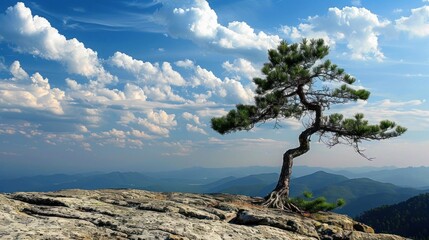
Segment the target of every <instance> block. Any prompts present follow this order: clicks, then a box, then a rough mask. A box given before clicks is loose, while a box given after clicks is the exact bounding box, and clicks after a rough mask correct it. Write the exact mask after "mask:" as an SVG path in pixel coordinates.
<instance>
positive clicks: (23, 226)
mask: <svg viewBox="0 0 429 240" xmlns="http://www.w3.org/2000/svg"><path fill="white" fill-rule="evenodd" d="M256 201H258V199H256V198H250V197H246V196H237V195H228V194H210V195H203V194H188V193H155V192H148V191H143V190H91V191H87V190H64V191H58V192H47V193H13V194H0V239H182V240H185V239H213V240H216V239H234V240H235V239H255V240H256V239H261V240H262V239H291V240H293V239H302V240H304V239H314V240H316V239H323V240H325V239H326V240H328V239H350V240H357V239H369V240H371V239H373V240H378V239H386V240H389V239H391V240H400V239H404V238H402V237H399V236H395V235H387V234H375V233H374V231H373V230H372V228H371V227H368V226H366V225H364V224H361V223H358V222H355V221H353V220H352V219H350V218H349V217H347V216H344V215H338V214H334V213H317V214H312V215H311V216H309V217H304V216H301V215H298V214H292V213H287V212H284V211H280V210H275V209H267V208H264V207H261V206H258V205H255V204H253V202H256Z"/></svg>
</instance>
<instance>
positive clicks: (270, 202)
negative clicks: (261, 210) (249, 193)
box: [262, 190, 303, 214]
mask: <svg viewBox="0 0 429 240" xmlns="http://www.w3.org/2000/svg"><path fill="white" fill-rule="evenodd" d="M286 196H287V194H286V191H285V190H280V191H272V192H271V193H270V195H268V196H266V197H265V202H263V203H262V206H265V207H269V208H277V209H282V210H285V211H288V212H296V213H300V214H302V213H303V211H301V209H299V208H298V207H297V206H295V205H294V204H292V203H291V202H290V201H289V199H288V198H287V197H286Z"/></svg>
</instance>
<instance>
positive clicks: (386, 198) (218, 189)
mask: <svg viewBox="0 0 429 240" xmlns="http://www.w3.org/2000/svg"><path fill="white" fill-rule="evenodd" d="M293 170H294V171H293V179H292V181H291V189H290V194H291V196H294V197H296V196H300V195H301V194H302V193H303V192H304V191H311V192H312V193H313V195H314V196H315V197H318V196H324V197H326V198H327V199H328V201H336V200H337V199H338V198H344V199H345V200H346V205H345V206H344V207H343V208H341V209H337V210H336V211H337V212H338V213H344V214H348V215H350V216H357V215H359V214H361V213H362V212H364V211H366V210H369V209H371V208H374V207H379V206H381V205H386V204H394V203H398V202H401V201H404V200H406V199H408V198H410V197H413V196H416V195H418V194H421V193H424V192H426V191H427V189H426V190H424V189H422V188H421V186H425V184H426V182H425V181H424V179H423V177H421V176H423V175H424V174H425V173H426V172H427V174H429V168H406V169H375V170H374V169H366V171H365V169H362V168H361V169H344V170H329V169H324V168H312V167H305V166H296V167H294V169H293ZM371 170H372V171H371ZM413 170H414V171H413ZM277 171H278V168H274V167H246V168H187V169H182V170H176V171H168V172H146V173H137V172H111V173H87V174H74V175H66V174H57V175H47V176H34V177H23V178H16V179H3V180H0V192H6V193H7V192H17V191H38V192H44V191H56V190H61V189H76V188H78V189H106V188H116V189H117V188H131V189H145V190H150V191H158V192H192V193H232V194H241V195H248V196H260V197H263V196H266V195H267V194H268V193H269V192H270V191H271V190H272V189H274V187H275V184H276V182H277V179H278V173H277ZM377 172H379V173H381V174H380V176H378V175H377V174H376V173H377ZM389 172H391V173H392V174H391V176H395V175H396V174H403V175H402V177H401V179H409V181H407V180H404V181H402V184H401V185H403V186H404V185H405V186H407V185H409V184H412V182H413V181H417V180H418V181H419V182H420V184H419V185H418V187H419V188H410V187H400V186H397V185H394V184H392V183H383V182H380V181H376V180H374V178H377V177H378V178H380V177H381V176H382V177H383V179H392V180H394V178H393V177H389V176H390V175H389V174H388V173H389ZM339 173H343V174H344V175H343V174H339ZM410 175H411V176H410ZM362 176H372V177H373V179H370V178H366V177H362ZM353 177H355V178H353ZM428 185H429V182H428V183H427V185H426V186H428Z"/></svg>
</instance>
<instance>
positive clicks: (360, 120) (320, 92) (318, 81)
mask: <svg viewBox="0 0 429 240" xmlns="http://www.w3.org/2000/svg"><path fill="white" fill-rule="evenodd" d="M328 53H329V47H328V46H327V45H325V43H324V41H323V40H322V39H319V40H310V41H308V40H306V39H304V40H303V41H302V42H301V43H294V44H288V43H287V42H285V41H282V42H281V43H280V45H279V46H278V47H277V49H272V50H269V51H268V59H269V62H268V63H265V64H264V66H263V68H262V73H263V75H264V77H263V78H254V79H253V81H254V83H255V84H256V90H255V93H256V94H255V103H254V104H253V105H243V104H238V105H236V109H233V110H230V111H229V112H228V114H227V115H225V116H222V117H219V118H213V119H212V121H211V123H212V128H213V129H214V130H215V131H217V132H219V133H220V134H226V133H231V132H235V131H242V130H250V129H252V128H253V127H254V126H255V124H257V123H264V122H266V121H269V120H274V121H275V124H278V122H279V121H280V120H282V119H287V118H295V119H299V120H304V119H305V120H306V121H305V122H308V121H310V123H309V124H308V123H307V124H304V125H305V129H304V131H302V132H301V134H300V135H299V138H298V141H299V146H298V147H296V148H291V149H289V150H287V151H286V152H285V153H284V154H283V166H282V168H281V173H280V177H279V180H278V183H277V186H276V187H275V189H274V190H273V191H272V192H271V194H269V195H268V196H267V197H266V201H265V203H264V204H265V205H266V206H269V207H275V208H281V209H289V210H294V209H295V207H294V206H293V204H291V203H290V201H288V198H289V183H290V176H291V173H292V165H293V159H294V158H296V157H298V156H301V155H303V154H305V153H306V152H308V151H309V150H310V137H311V136H312V135H313V134H318V135H319V137H320V138H319V139H320V141H322V142H323V143H325V144H327V145H328V146H334V145H337V144H347V145H350V146H351V147H353V148H354V149H355V150H356V152H357V153H359V154H360V155H362V156H363V157H366V156H365V155H364V154H363V152H362V149H361V148H360V145H359V144H360V143H361V141H363V140H367V141H370V140H382V139H387V138H392V137H397V136H399V135H401V134H403V133H404V132H405V131H406V128H404V127H401V126H397V125H396V124H395V123H394V122H392V121H389V120H384V121H381V122H380V123H379V124H376V125H370V124H369V123H368V121H367V120H365V119H364V115H363V114H356V115H355V116H354V117H353V118H344V117H343V115H342V114H338V113H334V114H331V115H329V116H324V115H323V112H324V111H325V110H327V109H329V108H330V107H331V105H334V104H345V103H348V102H350V101H357V100H367V99H368V97H369V95H370V92H369V91H367V90H365V89H359V88H356V87H354V86H353V83H354V82H355V81H356V79H355V78H354V77H352V76H350V75H349V74H347V73H345V71H344V70H343V69H341V68H339V67H337V65H335V64H332V63H331V62H330V61H329V60H324V58H325V57H326V56H327V55H328ZM296 210H297V209H296Z"/></svg>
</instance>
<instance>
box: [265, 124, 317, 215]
mask: <svg viewBox="0 0 429 240" xmlns="http://www.w3.org/2000/svg"><path fill="white" fill-rule="evenodd" d="M315 131H317V130H316V129H315V128H314V127H311V128H308V129H306V130H305V131H304V132H302V133H301V134H300V135H299V142H300V145H299V147H297V148H293V149H289V150H288V151H286V152H285V153H284V154H283V165H282V169H281V172H280V177H279V180H278V182H277V186H276V188H275V189H274V190H273V191H272V192H271V193H270V194H269V195H268V196H266V197H265V202H264V203H263V205H264V206H267V207H272V208H279V209H284V210H290V211H294V212H299V209H298V208H297V207H296V206H294V205H292V204H291V203H289V201H288V199H289V187H290V177H291V175H292V166H293V159H294V158H296V157H298V156H301V155H303V154H304V153H306V152H308V151H309V150H310V136H311V135H312V134H313V133H314V132H315Z"/></svg>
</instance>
